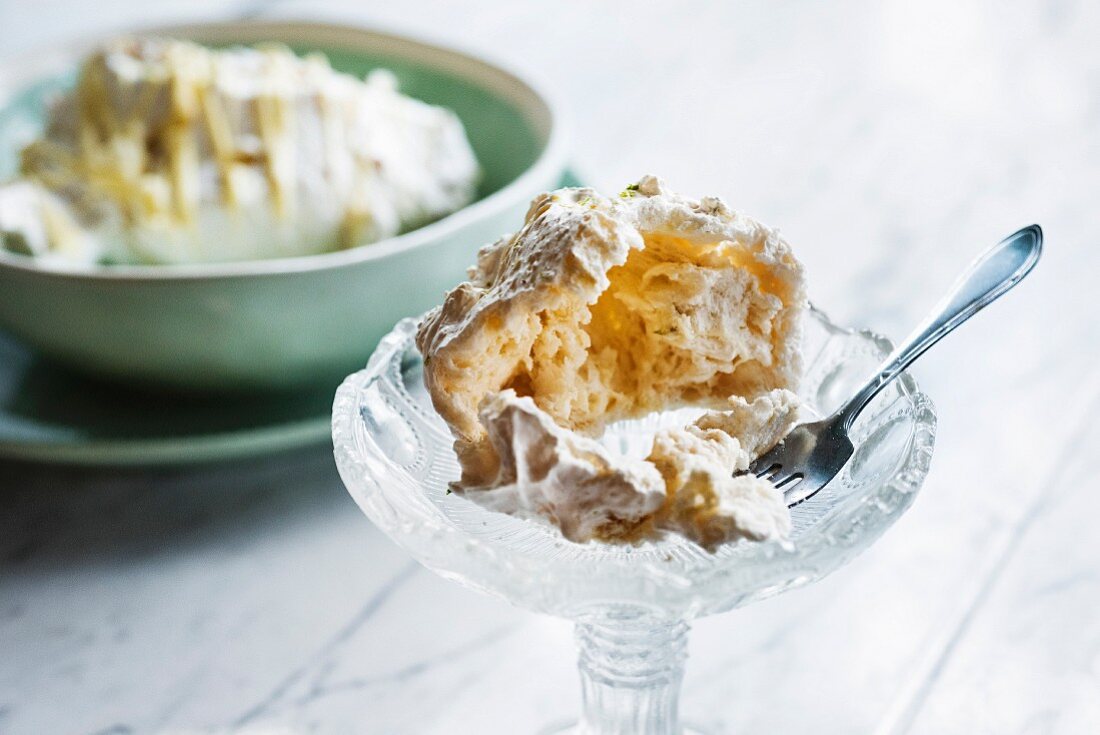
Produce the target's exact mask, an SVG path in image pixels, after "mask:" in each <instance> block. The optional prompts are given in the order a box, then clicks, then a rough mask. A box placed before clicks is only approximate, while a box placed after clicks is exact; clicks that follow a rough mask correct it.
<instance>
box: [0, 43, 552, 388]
mask: <svg viewBox="0 0 1100 735" xmlns="http://www.w3.org/2000/svg"><path fill="white" fill-rule="evenodd" d="M151 32H155V33H162V34H166V35H175V36H180V37H186V38H192V39H195V40H197V41H200V42H203V43H207V44H210V45H232V44H241V43H244V44H251V43H258V42H262V41H279V42H283V43H286V44H288V45H290V46H291V48H293V49H295V50H296V51H299V52H304V51H312V50H319V51H323V52H325V53H326V54H327V55H328V57H329V59H330V61H331V62H332V65H333V66H334V67H335V68H337V69H339V70H343V71H347V72H350V73H354V74H357V75H361V74H363V73H365V72H367V71H369V70H370V69H372V68H377V67H385V68H388V69H391V70H392V71H393V72H394V73H395V74H396V76H397V78H398V81H399V83H400V85H401V88H402V90H403V91H405V92H406V93H408V94H410V95H412V96H414V97H418V98H420V99H423V100H425V101H427V102H431V103H433V104H439V105H443V106H445V107H448V108H450V109H452V110H454V112H455V113H456V114H457V115H458V116H459V118H460V119H461V120H462V121H463V123H464V124H465V126H466V132H467V135H468V137H469V139H470V143H471V145H472V147H473V149H474V153H475V155H476V156H477V158H478V161H479V163H480V164H481V167H482V171H483V174H484V176H483V179H482V182H481V185H480V188H479V191H478V199H477V201H475V202H474V203H473V204H471V205H469V206H467V207H464V208H463V209H461V210H459V211H457V212H455V213H454V214H452V215H450V216H447V217H444V218H443V219H441V220H439V221H437V222H433V223H431V224H429V225H426V226H424V227H421V228H418V229H415V230H412V231H410V232H407V233H404V234H401V235H398V236H397V237H392V238H389V239H386V240H383V241H381V242H378V243H375V244H372V245H365V246H362V247H357V248H351V249H348V250H343V251H339V252H335V253H327V254H324V255H314V256H308V257H294V258H279V259H271V260H261V261H249V262H238V263H223V264H189V265H173V266H165V265H123V266H120V265H113V266H112V265H96V266H71V267H65V266H48V265H44V264H42V263H41V262H40V261H36V260H35V259H33V258H30V257H27V256H22V255H19V254H15V253H7V252H3V251H0V329H2V330H5V331H7V332H8V333H9V334H11V335H13V336H16V337H18V338H19V339H20V340H22V341H23V342H24V343H25V344H28V345H29V346H31V347H32V348H33V349H34V350H35V352H36V353H37V354H40V355H44V356H48V357H49V358H51V359H52V360H54V361H56V362H58V363H60V364H65V365H67V366H69V367H71V368H73V369H75V370H79V371H82V372H84V373H87V374H94V375H97V376H101V377H108V378H112V379H114V380H115V381H120V382H123V383H125V384H128V385H129V384H135V383H142V384H145V385H154V386H175V387H177V388H184V389H192V390H196V389H197V390H201V391H207V390H219V391H228V390H272V389H289V388H293V389H298V388H300V387H301V386H303V385H306V386H308V385H321V384H329V383H331V385H332V386H333V387H335V385H336V384H338V383H339V381H340V380H341V379H342V378H343V377H344V376H345V375H347V374H348V373H350V372H352V371H354V370H356V369H358V368H359V367H362V365H363V364H364V363H365V362H366V359H367V357H368V356H369V355H370V353H371V351H372V350H373V348H374V345H375V343H376V342H377V341H378V339H379V338H380V337H381V336H382V335H383V334H385V333H386V332H387V331H389V329H390V328H391V327H392V326H393V324H394V323H395V322H397V321H398V319H400V318H402V317H405V316H409V315H412V314H418V313H421V312H423V311H424V310H425V309H427V308H429V307H431V306H432V305H433V304H436V303H438V302H439V300H440V298H441V297H442V295H443V293H444V292H445V291H446V290H447V289H449V288H450V287H452V286H453V285H454V284H455V283H457V282H458V281H460V280H461V279H462V278H463V277H464V275H465V269H466V267H467V266H468V265H469V264H470V263H472V262H474V260H475V257H476V253H477V249H478V248H479V247H480V246H481V245H483V244H485V243H486V242H490V241H492V240H494V239H496V238H497V237H499V236H500V235H501V234H502V233H504V232H507V231H509V230H511V229H513V228H515V227H516V225H517V224H518V223H519V222H520V221H521V219H522V217H523V214H524V212H526V210H527V207H528V205H529V203H530V200H531V198H532V197H533V196H534V195H535V194H537V193H539V192H541V191H545V190H547V189H550V188H552V187H553V186H554V185H556V184H557V182H558V181H559V179H560V177H561V175H562V173H563V170H564V160H565V159H564V155H565V154H564V145H565V144H564V139H563V135H562V132H561V124H560V120H559V116H558V114H557V113H556V111H555V109H554V106H553V105H552V104H551V103H550V101H549V100H548V98H547V96H546V94H545V93H543V92H540V91H538V90H537V89H536V87H534V86H532V85H531V84H530V83H529V82H527V81H525V80H523V79H521V78H519V77H518V76H516V75H515V74H513V73H512V72H511V71H509V70H507V69H505V68H503V67H501V66H500V65H495V64H492V63H489V62H487V61H485V60H483V59H480V58H477V57H476V56H472V55H470V54H466V53H463V52H460V51H455V50H453V49H447V48H442V47H439V46H436V45H433V44H427V43H423V42H420V41H417V40H415V39H410V38H405V37H401V36H394V35H389V34H384V33H377V32H374V31H369V30H364V29H360V28H354V27H348V26H340V25H325V24H318V23H301V22H259V21H248V22H239V23H209V24H203V25H194V26H186V27H174V28H160V29H152V31H151ZM102 40H103V39H102V38H100V39H88V40H85V41H81V42H78V43H72V44H66V45H64V46H61V47H57V48H55V49H52V50H49V51H48V52H46V53H45V54H40V55H37V56H29V57H27V58H20V59H14V60H12V61H10V62H7V63H6V64H4V65H3V66H0V176H4V175H8V174H11V173H12V172H13V170H14V168H15V161H16V153H17V151H18V148H19V144H20V143H21V142H26V140H27V138H28V137H29V136H30V135H33V133H34V131H35V128H36V127H38V126H40V125H41V121H42V118H43V112H44V110H45V108H46V100H47V99H48V98H49V96H50V95H51V94H53V93H56V92H57V91H58V90H60V89H62V88H64V86H65V85H67V84H71V83H72V80H73V77H74V70H75V67H76V64H77V62H78V60H79V59H80V58H81V57H82V56H83V55H84V54H86V53H87V52H88V50H89V49H90V48H92V47H93V46H94V45H95V44H96V43H97V42H101V41H102Z"/></svg>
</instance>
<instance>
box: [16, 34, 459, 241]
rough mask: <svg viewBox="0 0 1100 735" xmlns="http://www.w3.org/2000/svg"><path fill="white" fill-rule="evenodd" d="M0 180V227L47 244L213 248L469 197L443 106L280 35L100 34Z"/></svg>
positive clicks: (403, 215)
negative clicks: (272, 42)
mask: <svg viewBox="0 0 1100 735" xmlns="http://www.w3.org/2000/svg"><path fill="white" fill-rule="evenodd" d="M21 173H22V178H21V180H17V181H15V182H11V183H9V184H6V185H3V186H0V241H2V242H3V243H4V244H5V245H7V247H9V248H10V249H14V250H19V251H22V252H26V253H30V254H33V255H39V256H43V257H56V258H65V259H69V260H80V261H95V260H101V259H109V260H115V261H123V262H135V261H136V262H153V263H182V262H211V261H230V260H245V259H257V258H271V257H280V256H289V255H308V254H314V253H321V252H328V251H331V250H336V249H340V248H347V247H352V246H355V245H360V244H364V243H369V242H374V241H377V240H379V239H382V238H385V237H389V236H392V235H395V234H397V233H398V232H400V231H402V230H404V229H408V228H411V227H415V226H418V225H420V224H423V223H425V222H428V221H431V220H433V219H437V218H439V217H441V216H443V215H446V214H448V213H450V212H453V211H455V210H456V209H459V208H461V207H462V206H464V205H466V204H468V203H469V202H470V201H472V200H473V197H474V195H475V188H476V184H477V180H478V176H479V170H478V165H477V161H476V159H475V158H474V154H473V152H472V150H471V148H470V145H469V142H468V141H467V139H466V136H465V131H464V129H463V127H462V124H461V122H460V121H459V120H458V118H457V117H456V116H455V115H454V113H452V112H450V111H449V110H445V109H443V108H440V107H434V106H431V105H427V104H425V103H422V102H419V101H417V100H414V99H412V98H410V97H407V96H404V95H402V94H400V92H398V90H397V83H396V79H395V78H394V77H393V75H392V74H390V73H389V72H386V71H383V70H378V71H375V72H372V73H371V74H370V75H369V76H368V77H367V79H366V80H365V81H360V80H359V79H356V78H354V77H352V76H350V75H347V74H342V73H338V72H335V71H333V69H332V68H331V67H330V66H329V64H328V61H327V60H326V59H325V58H324V57H323V56H320V55H312V56H308V57H306V58H299V57H297V56H295V55H294V54H293V53H291V52H290V51H289V49H286V48H284V47H281V46H269V47H263V48H255V49H253V48H233V49H228V50H224V51H214V50H210V49H206V48H203V47H201V46H197V45H195V44H192V43H187V42H183V41H175V40H169V39H161V38H151V39H128V40H123V41H118V42H115V43H112V44H110V45H108V46H106V47H104V48H103V49H101V50H100V51H98V52H97V53H95V54H93V55H92V56H91V57H90V58H89V59H88V60H87V61H86V62H85V63H84V65H83V67H82V70H81V74H80V79H79V82H78V84H77V86H76V88H75V89H74V90H72V91H71V92H70V93H69V94H67V95H66V96H64V97H63V98H62V99H61V100H59V102H58V103H57V104H56V105H55V106H54V108H53V109H52V110H51V112H50V116H49V123H48V127H47V130H46V134H45V136H44V137H42V138H41V139H39V140H37V141H35V142H33V143H31V144H30V145H29V146H28V147H27V148H26V149H25V150H24V152H23V157H22V168H21Z"/></svg>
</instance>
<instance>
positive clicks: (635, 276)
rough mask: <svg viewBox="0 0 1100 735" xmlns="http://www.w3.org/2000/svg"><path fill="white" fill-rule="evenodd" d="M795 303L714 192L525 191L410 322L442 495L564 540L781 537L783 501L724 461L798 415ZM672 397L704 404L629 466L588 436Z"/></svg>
mask: <svg viewBox="0 0 1100 735" xmlns="http://www.w3.org/2000/svg"><path fill="white" fill-rule="evenodd" d="M804 301H805V296H804V288H803V279H802V270H801V266H800V264H799V263H798V261H797V260H795V259H794V257H793V255H792V254H791V252H790V248H789V247H788V246H787V245H786V243H785V242H783V241H782V240H781V239H780V238H779V237H778V235H777V233H775V232H774V231H772V230H770V229H768V228H766V227H764V226H763V225H760V224H759V223H757V222H755V221H753V220H751V219H749V218H747V217H744V216H743V215H739V214H736V213H733V212H731V211H730V210H729V209H728V208H727V207H726V206H725V205H724V204H723V203H722V202H721V201H719V200H717V199H714V198H707V199H703V200H700V201H695V200H691V199H688V198H685V197H682V196H680V195H677V194H675V193H673V192H671V191H670V190H668V189H667V187H665V185H664V184H663V182H661V181H660V180H659V179H656V178H655V177H644V178H643V179H641V180H640V181H639V182H638V183H637V184H635V185H632V186H630V187H628V188H627V189H626V190H624V191H623V192H622V194H621V195H620V196H618V197H613V198H606V197H603V196H601V195H599V194H598V193H596V192H594V191H592V190H591V189H566V190H559V191H557V192H553V193H550V194H546V195H543V196H541V197H539V198H537V199H536V200H535V201H534V202H533V203H532V206H531V209H530V211H529V212H528V215H527V219H526V222H525V224H524V227H523V228H522V229H521V230H520V231H519V232H518V233H516V234H515V235H513V236H510V237H506V238H502V239H501V240H500V241H498V242H496V243H494V244H492V245H490V246H488V247H487V248H485V249H483V250H482V252H481V253H480V255H479V259H478V264H477V266H476V267H475V268H473V269H472V270H471V280H470V281H469V282H467V283H464V284H462V285H460V286H459V287H457V288H456V289H455V290H454V291H452V292H451V293H450V294H448V295H447V297H446V298H445V300H444V303H443V304H442V305H441V306H440V307H439V308H438V309H436V310H434V311H433V312H431V313H430V314H429V315H428V316H427V317H426V318H425V320H424V322H423V323H422V325H421V327H420V330H419V332H418V337H417V341H418V346H419V347H420V349H421V352H422V353H423V355H424V357H425V363H426V365H425V381H426V384H427V386H428V388H429V390H430V392H431V395H432V399H433V403H434V405H435V406H436V408H437V410H438V411H439V412H440V414H441V415H442V416H443V418H444V419H445V420H446V421H447V422H448V424H449V425H450V427H451V429H452V432H453V433H454V435H455V439H456V442H455V448H456V451H457V453H458V457H459V460H460V463H461V465H462V470H463V474H462V478H461V480H460V481H459V482H458V483H456V484H455V486H454V488H455V490H457V491H459V492H461V493H463V494H465V495H466V497H468V498H471V499H473V500H475V501H476V502H479V503H482V504H483V505H486V506H487V507H491V508H494V509H497V510H503V511H505V512H509V513H513V514H517V515H539V516H542V517H544V518H547V519H549V520H551V521H552V522H554V523H556V524H557V525H558V526H559V527H560V528H561V530H562V532H563V534H564V535H565V536H566V537H568V538H571V539H574V540H578V541H584V540H589V539H603V540H636V539H639V538H645V537H649V536H652V535H654V534H658V533H661V532H667V531H673V532H677V533H681V534H683V535H685V536H688V537H689V538H692V539H693V540H695V541H697V542H698V543H700V544H701V545H703V546H706V547H708V548H713V547H715V546H717V545H718V544H720V543H723V542H725V541H729V540H734V539H737V538H753V539H764V538H781V537H782V536H784V535H785V534H786V532H787V530H788V529H789V524H790V520H789V514H788V513H787V510H786V506H785V503H784V502H783V499H782V494H781V493H779V491H778V490H776V489H775V488H774V487H773V486H771V485H770V484H769V483H767V482H766V481H763V480H758V479H757V478H755V477H752V476H737V477H735V476H734V472H735V471H737V470H741V469H745V468H746V467H747V466H748V464H749V462H750V461H751V460H752V458H754V457H755V456H756V455H757V454H759V453H761V452H762V451H765V450H767V449H768V448H770V447H771V446H772V445H774V444H775V442H776V441H778V440H779V438H781V436H782V435H783V434H784V433H785V432H786V431H787V430H788V429H789V428H790V426H791V425H793V422H794V421H795V417H796V413H797V399H796V398H795V396H794V393H792V392H791V391H792V390H793V389H795V388H796V387H797V381H798V376H799V373H800V371H801V360H800V355H799V351H798V339H799V323H800V318H801V314H802V311H803V308H804ZM684 405H696V406H702V407H705V408H709V409H713V410H712V411H710V412H708V413H707V414H706V415H704V416H703V417H702V418H701V419H700V420H699V421H697V422H696V423H695V424H693V425H691V426H688V427H685V428H683V429H676V430H672V431H663V432H659V433H658V434H657V436H655V438H654V443H653V449H652V451H651V453H650V455H649V457H647V458H645V459H638V458H629V457H625V456H622V455H620V454H617V453H615V452H612V451H610V450H608V449H606V448H605V447H604V446H603V445H600V444H599V443H598V442H596V441H594V439H593V437H595V436H598V435H599V434H600V432H602V431H603V429H604V428H605V427H606V426H607V424H608V423H610V422H613V421H617V420H620V419H629V418H637V417H640V416H643V415H645V414H647V413H650V412H653V411H660V410H664V409H669V408H675V407H680V406H684Z"/></svg>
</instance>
